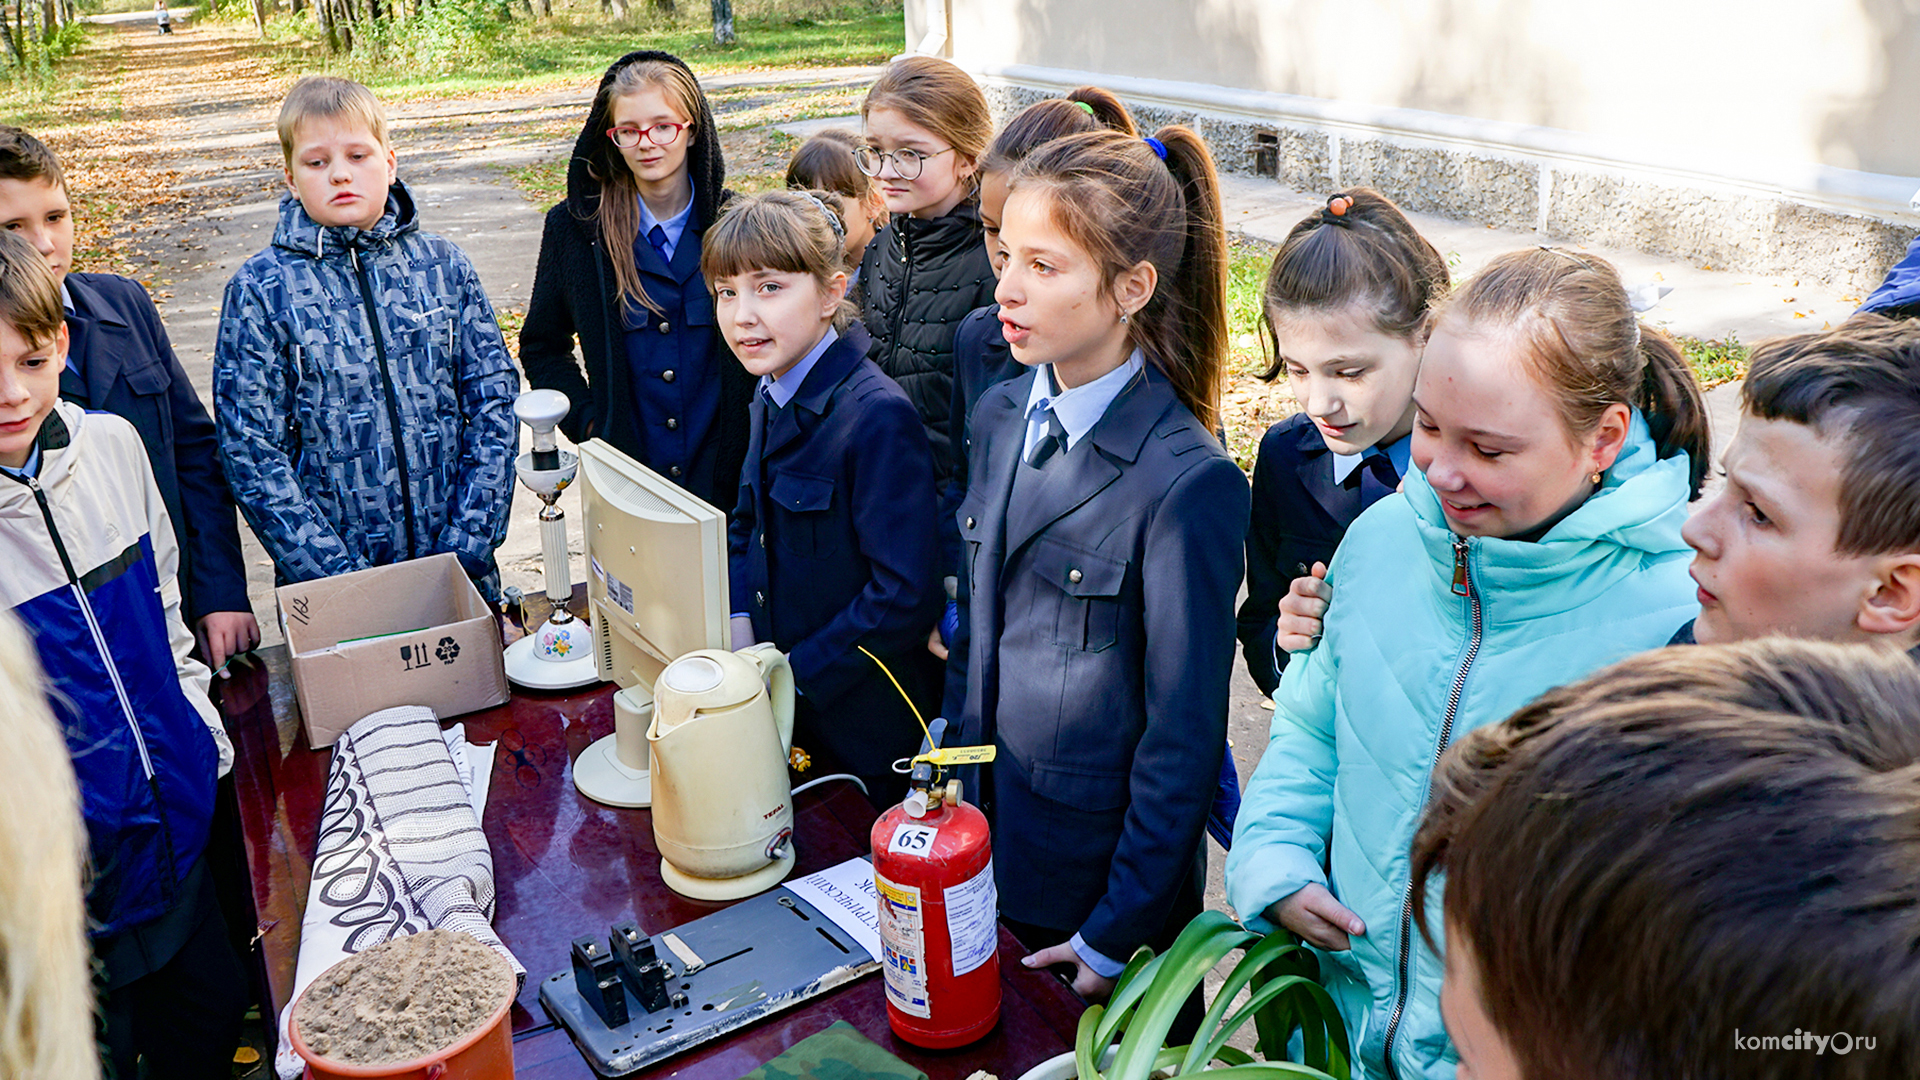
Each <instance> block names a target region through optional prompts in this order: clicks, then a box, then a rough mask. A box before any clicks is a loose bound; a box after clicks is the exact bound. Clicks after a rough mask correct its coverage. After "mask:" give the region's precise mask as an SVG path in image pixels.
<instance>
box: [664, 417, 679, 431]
mask: <svg viewBox="0 0 1920 1080" xmlns="http://www.w3.org/2000/svg"><path fill="white" fill-rule="evenodd" d="M679 428H680V421H679V420H678V419H676V418H674V417H671V416H669V417H667V430H668V431H677V430H679Z"/></svg>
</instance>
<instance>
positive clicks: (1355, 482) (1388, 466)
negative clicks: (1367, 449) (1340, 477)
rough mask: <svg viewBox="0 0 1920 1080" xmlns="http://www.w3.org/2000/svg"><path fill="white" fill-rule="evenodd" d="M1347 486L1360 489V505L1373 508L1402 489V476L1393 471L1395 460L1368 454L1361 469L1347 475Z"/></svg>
mask: <svg viewBox="0 0 1920 1080" xmlns="http://www.w3.org/2000/svg"><path fill="white" fill-rule="evenodd" d="M1347 485H1348V486H1349V487H1358V488H1359V489H1360V505H1361V506H1362V507H1368V506H1372V505H1373V504H1374V503H1377V502H1379V501H1380V500H1381V499H1384V498H1386V497H1387V496H1388V495H1391V494H1393V492H1394V491H1395V490H1396V489H1398V488H1399V487H1400V475H1399V474H1398V473H1396V472H1394V471H1393V459H1392V458H1389V457H1388V456H1387V455H1385V454H1368V455H1367V456H1366V457H1364V458H1361V459H1360V467H1359V468H1357V469H1355V470H1353V472H1351V473H1348V474H1347Z"/></svg>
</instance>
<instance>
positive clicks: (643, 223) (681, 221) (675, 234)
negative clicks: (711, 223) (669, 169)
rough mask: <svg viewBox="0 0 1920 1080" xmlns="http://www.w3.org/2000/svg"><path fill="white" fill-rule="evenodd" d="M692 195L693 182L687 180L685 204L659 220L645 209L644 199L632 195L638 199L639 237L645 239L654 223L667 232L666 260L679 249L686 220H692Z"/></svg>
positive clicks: (684, 231)
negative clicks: (666, 217)
mask: <svg viewBox="0 0 1920 1080" xmlns="http://www.w3.org/2000/svg"><path fill="white" fill-rule="evenodd" d="M694 195H695V189H694V186H693V183H692V182H691V181H689V182H688V183H687V205H685V206H683V207H681V208H680V212H679V213H677V214H675V215H673V216H672V217H670V218H668V219H667V220H665V221H661V220H660V219H659V218H657V217H654V216H653V211H651V210H649V209H647V200H646V199H644V198H641V197H640V196H638V195H636V196H634V198H636V199H639V200H640V239H642V240H646V239H647V234H648V233H651V232H652V231H653V227H654V226H655V225H658V226H660V228H661V229H662V230H664V231H665V232H666V234H667V250H666V251H665V252H664V254H665V255H666V259H667V261H668V262H672V261H673V253H674V252H676V251H678V250H680V238H681V237H682V236H684V235H686V231H687V222H689V221H691V220H693V200H694ZM648 243H652V241H650V240H649V241H648Z"/></svg>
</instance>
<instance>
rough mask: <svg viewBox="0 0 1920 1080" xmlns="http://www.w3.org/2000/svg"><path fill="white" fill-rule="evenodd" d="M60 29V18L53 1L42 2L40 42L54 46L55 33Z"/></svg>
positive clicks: (43, 0)
mask: <svg viewBox="0 0 1920 1080" xmlns="http://www.w3.org/2000/svg"><path fill="white" fill-rule="evenodd" d="M59 28H60V16H59V15H58V14H56V13H55V11H54V6H53V0H40V42H41V44H43V45H51V44H53V33H54V31H55V30H58V29H59Z"/></svg>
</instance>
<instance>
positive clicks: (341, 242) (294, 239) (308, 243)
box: [273, 180, 420, 259]
mask: <svg viewBox="0 0 1920 1080" xmlns="http://www.w3.org/2000/svg"><path fill="white" fill-rule="evenodd" d="M419 227H420V218H419V213H418V211H417V210H416V209H415V207H414V201H413V191H412V190H411V189H409V188H408V187H407V185H406V182H405V181H403V180H395V181H394V182H393V184H392V185H391V186H390V187H388V188H387V209H386V212H385V213H384V214H381V215H380V220H379V221H376V222H374V223H373V228H371V229H350V228H344V227H341V226H337V225H321V224H320V223H319V222H317V221H315V220H313V218H312V217H310V216H309V215H308V214H307V208H306V207H304V206H301V205H300V200H299V199H297V198H295V197H294V196H293V194H292V193H288V194H285V195H282V196H280V224H279V225H277V226H275V228H274V230H273V246H275V247H278V248H285V249H287V250H288V251H297V252H299V253H300V254H302V255H308V256H311V257H313V258H316V259H324V258H326V257H327V254H328V253H329V252H335V253H337V252H342V251H345V250H347V249H348V248H362V249H365V248H368V247H371V246H373V245H374V244H377V243H386V242H389V241H391V240H394V239H396V238H397V237H400V236H403V235H405V234H407V233H410V232H413V231H414V230H416V229H418V228H419Z"/></svg>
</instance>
